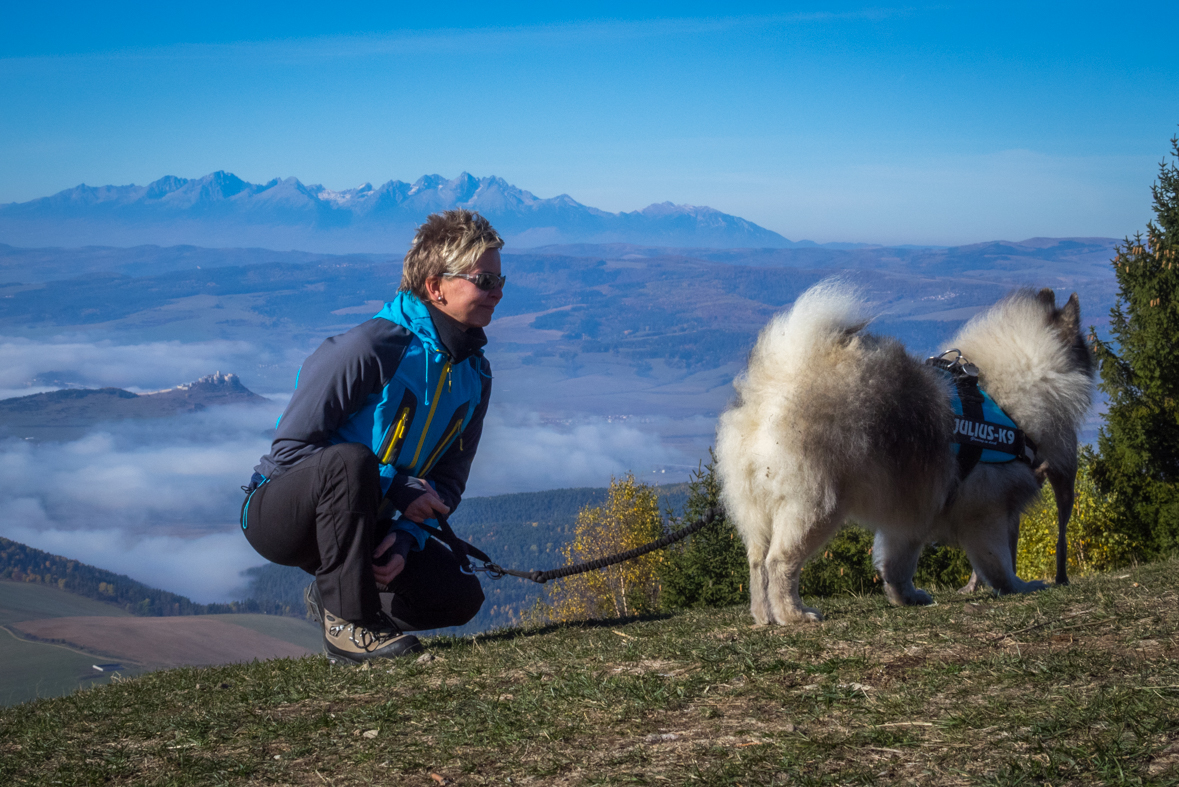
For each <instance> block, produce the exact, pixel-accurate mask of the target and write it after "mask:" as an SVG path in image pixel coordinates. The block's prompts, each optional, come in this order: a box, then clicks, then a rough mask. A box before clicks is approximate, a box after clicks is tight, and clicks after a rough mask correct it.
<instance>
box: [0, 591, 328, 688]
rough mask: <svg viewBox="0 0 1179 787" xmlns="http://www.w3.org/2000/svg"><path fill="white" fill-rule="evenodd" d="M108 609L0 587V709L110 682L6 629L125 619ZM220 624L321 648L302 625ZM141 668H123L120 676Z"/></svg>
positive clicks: (81, 659) (78, 656) (242, 619)
mask: <svg viewBox="0 0 1179 787" xmlns="http://www.w3.org/2000/svg"><path fill="white" fill-rule="evenodd" d="M129 615H130V613H128V612H126V611H125V610H123V609H120V608H119V607H116V606H114V605H112V604H104V603H103V602H101V601H95V600H93V599H89V598H86V597H84V596H78V595H75V594H73V593H69V592H67V591H64V590H61V589H59V588H56V587H53V586H51V585H42V584H34V583H24V582H0V627H4V628H0V668H2V669H0V705H13V704H16V703H19V702H25V701H27V700H31V699H37V698H39V697H59V696H62V695H64V694H69V693H70V692H72V691H75V690H77V689H79V688H85V687H88V686H94V685H97V684H102V683H108V682H110V673H101V672H98V671H97V670H95V669H94V666H93V665H94V664H98V663H103V662H106V661H109V659H106V658H104V657H102V656H97V655H89V654H87V653H85V652H83V651H79V650H75V649H72V648H69V647H66V646H62V645H54V644H49V643H42V642H29V641H27V640H25V639H24V638H23V637H20V636H18V632H15V630H14V629H12V628H11V624H13V623H19V622H21V621H25V620H44V619H45V618H64V617H91V616H96V617H129ZM209 617H213V618H217V619H218V620H221V621H224V622H226V623H232V624H234V625H237V626H242V627H244V628H248V629H251V630H253V631H256V632H258V633H260V634H265V635H266V636H269V637H274V638H275V639H280V640H283V641H284V642H291V643H294V644H296V645H301V646H302V647H305V648H307V649H308V650H311V651H312V652H315V653H318V652H319V650H320V648H321V647H322V645H323V639H322V635H321V634H320V632H319V629H318V628H317V627H316V626H315V625H313V624H312V623H310V622H308V621H306V620H299V619H296V618H288V617H279V616H276V615H210V616H209ZM142 671H143V670H142V668H137V667H136V666H135V665H131V664H124V667H123V668H122V669H121V670H120V674H121V675H123V676H127V675H131V674H138V673H140V672H142Z"/></svg>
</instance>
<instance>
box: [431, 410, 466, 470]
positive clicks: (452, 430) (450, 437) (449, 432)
mask: <svg viewBox="0 0 1179 787" xmlns="http://www.w3.org/2000/svg"><path fill="white" fill-rule="evenodd" d="M462 428H463V421H462V419H461V418H460V419H459V420H458V421H456V422H455V424H454V426H452V427H450V429H448V430H447V432H446V434H444V435H442V440H441V441H440V442H439V443H438V447H437V448H435V449H434V453H432V454H430V456H429V458H428V459H426V464H425V465H424V466H423V467H422V475H423V476H424V475H426V474H427V473H429V472H430V471H431V470H433V469H434V463H435V462H436V461H438V458H439V457H440V456H442V449H444V448H446V445H447V444H448V443H449V442H450V441H451V440H453V439H454V435H455V433H456V432H457V431H458V430H459V429H462ZM459 450H462V449H461V448H460V449H459Z"/></svg>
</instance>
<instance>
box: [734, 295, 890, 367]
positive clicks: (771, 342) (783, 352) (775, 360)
mask: <svg viewBox="0 0 1179 787" xmlns="http://www.w3.org/2000/svg"><path fill="white" fill-rule="evenodd" d="M871 319H872V318H871V315H870V314H869V312H868V307H867V305H866V304H865V303H864V301H863V298H862V296H861V295H860V292H859V290H857V289H856V288H855V287H854V286H853V285H851V284H848V283H847V282H845V281H842V280H840V279H825V280H823V281H821V282H819V283H818V284H816V285H814V286H813V287H811V288H810V289H809V290H807V291H806V292H804V293H803V294H802V295H801V296H799V298H798V300H797V301H795V302H794V306H792V307H791V308H790V310H789V311H785V312H782V313H781V314H778V315H776V316H775V317H774V319H772V320H771V321H770V322H769V324H768V325H766V327H765V328H764V329H763V330H762V334H761V336H760V337H759V338H758V341H757V346H756V347H754V351H753V352H754V355H755V356H759V357H758V358H756V359H755V358H752V357H751V358H750V366H751V367H752V366H754V364H755V362H756V361H758V360H764V361H765V362H766V363H772V364H774V365H775V366H777V367H778V368H782V367H787V368H790V369H795V368H801V367H805V366H807V365H808V361H809V360H810V359H811V358H812V357H813V356H814V354H815V353H816V352H822V351H823V350H825V349H828V348H830V347H831V346H832V345H833V344H836V343H843V342H845V341H846V340H847V339H848V337H850V336H852V335H854V334H856V333H859V332H860V331H861V330H863V329H864V328H865V327H866V326H867V325H868V323H869V322H871Z"/></svg>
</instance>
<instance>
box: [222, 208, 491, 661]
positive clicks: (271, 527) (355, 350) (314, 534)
mask: <svg viewBox="0 0 1179 787" xmlns="http://www.w3.org/2000/svg"><path fill="white" fill-rule="evenodd" d="M502 247H503V240H502V239H501V238H500V236H499V235H498V234H497V233H496V231H495V230H494V229H492V227H491V225H490V224H489V223H488V222H487V219H485V218H483V217H482V216H480V215H479V214H477V213H471V212H470V211H466V210H450V211H446V212H444V213H437V214H434V215H432V216H430V217H429V218H428V219H426V223H425V224H423V225H422V226H421V227H419V228H418V231H417V235H416V236H415V237H414V240H413V245H412V247H411V248H410V250H409V253H408V254H406V255H405V267H404V269H403V272H402V276H401V287H400V290H399V292H398V293H397V297H396V298H394V299H393V301H391V302H390V303H386V304H385V307H384V308H383V309H382V310H381V311H380V313H379V314H377V315H376V316H375V317H373V318H372V319H371V320H369V321H367V322H365V323H362V324H360V325H358V326H357V327H355V328H353V329H352V330H350V331H348V332H347V333H345V334H343V335H340V336H333V337H332V338H330V339H328V340H327V341H325V342H324V343H323V344H322V345H320V347H319V349H317V350H316V351H315V352H314V353H312V354H311V356H310V357H309V358H307V360H306V361H305V362H304V363H303V366H302V368H301V369H300V371H299V375H298V377H297V379H296V383H295V393H294V395H293V396H292V397H291V401H290V403H289V404H288V405H287V408H286V411H285V412H284V413H283V415H282V418H281V419H279V424H278V433H277V434H276V435H275V438H274V443H273V444H272V446H271V449H270V453H269V454H267V455H266V456H264V457H262V460H261V462H260V463H259V464H258V466H257V467H256V468H254V470H255V472H254V476H253V478H252V479H251V480H250V485H249V486H248V487H245V489H246V491H247V494H246V499H245V502H244V503H243V504H242V518H241V523H242V529H243V530H244V531H245V534H246V538H247V539H248V540H249V542H250V544H251V545H252V546H253V547H254V549H256V550H257V551H258V554H260V555H262V556H263V557H265V558H266V559H267V560H270V561H273V562H275V563H279V564H282V565H285V566H299V567H300V568H302V569H303V570H304V571H307V572H308V573H310V574H314V575H315V579H314V581H313V582H312V583H311V584H310V585H309V586H308V587H307V590H306V591H305V593H304V597H305V598H306V601H307V607H308V611H309V612H311V614H312V616H313V617H315V618H316V620H319V621H321V622H322V624H323V641H324V652H325V653H326V654H327V656H328V657H329V658H330V659H332V660H333V661H346V662H362V661H364V660H366V659H371V658H376V657H390V656H398V655H401V654H404V653H410V652H413V651H416V650H420V649H421V644H420V643H419V642H418V639H417V637H415V636H413V635H411V634H406V633H405V632H407V631H421V630H425V629H434V628H442V627H445V626H460V625H462V624H464V623H466V622H467V621H469V620H470V619H471V618H473V617H474V616H475V613H476V612H478V611H479V607H480V606H482V604H483V591H482V589H481V588H480V587H479V581H478V579H476V578H475V577H474V576H473V575H472V574H470V573H467V572H464V571H462V570H461V569H460V562H459V559H458V557H456V556H455V554H454V553H453V552H451V550H450V549H448V548H447V547H445V546H443V545H442V544H441V543H440V542H439V541H437V540H436V539H431V538H429V537H428V533H427V531H426V530H423V529H422V528H421V527H418V523H425V524H426V525H427V526H433V527H437V522H436V521H435V517H437V516H439V515H447V514H449V513H451V512H452V511H454V509H455V507H456V506H457V505H458V504H459V500H460V499H461V498H462V494H463V489H464V488H465V487H466V483H467V475H468V473H469V472H470V469H471V460H472V459H474V457H475V450H476V449H477V448H478V446H479V436H480V434H481V433H482V431H483V416H484V414H486V412H487V401H488V397H489V396H490V394H491V367H490V365H489V364H488V363H487V360H486V359H485V358H484V357H483V346H484V345H485V344H486V343H487V337H486V335H485V334H484V333H483V328H484V327H485V326H487V324H488V323H490V322H491V316H492V314H493V313H494V312H495V307H496V304H498V303H499V301H500V299H501V298H502V297H503V285H504V278H505V277H504V276H502V275H501V274H500V255H499V250H500V249H501V248H502Z"/></svg>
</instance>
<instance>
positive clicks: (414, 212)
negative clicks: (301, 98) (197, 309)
mask: <svg viewBox="0 0 1179 787" xmlns="http://www.w3.org/2000/svg"><path fill="white" fill-rule="evenodd" d="M455 207H463V208H469V209H471V210H477V211H479V212H480V213H482V214H483V215H485V216H487V217H488V219H490V220H491V222H492V223H493V224H494V225H495V226H496V228H497V229H498V230H499V231H500V232H501V233H502V234H503V235H504V236H505V238H506V240H508V242H509V244H510V245H511V246H514V247H517V248H520V247H535V246H542V245H547V244H555V243H633V244H640V245H650V246H691V247H716V248H737V247H776V248H781V247H788V246H793V245H795V244H793V243H792V242H791V241H789V240H787V239H786V238H784V237H782V236H781V235H779V234H778V233H776V232H771V231H770V230H767V229H765V228H764V227H759V226H758V225H756V224H754V223H752V222H750V221H746V220H745V219H742V218H740V217H737V216H731V215H728V214H726V213H721V212H720V211H717V210H714V209H712V208H708V207H696V206H692V205H674V204H672V203H670V202H664V203H659V204H654V205H650V206H648V207H646V208H644V209H643V210H639V211H633V212H629V213H627V212H623V213H610V212H607V211H603V210H598V209H597V208H593V207H589V206H588V205H582V204H581V203H580V202H577V201H576V200H574V199H573V198H572V197H570V196H568V195H567V194H562V195H560V196H557V197H551V198H547V199H541V198H539V197H537V196H536V195H534V194H532V193H531V192H528V191H525V190H524V189H520V188H517V187H516V186H513V185H512V184H510V183H508V182H507V181H505V180H504V179H503V178H498V177H486V178H476V177H474V176H472V175H470V174H468V173H466V172H464V173H462V174H461V175H459V176H458V177H457V178H454V179H451V180H448V179H446V178H444V177H442V176H440V175H426V176H424V177H421V178H419V179H418V180H417V181H416V182H414V183H412V184H411V183H406V182H404V181H400V180H391V181H389V182H387V183H385V184H383V185H381V186H375V187H374V186H373V185H372V184H370V183H365V184H363V185H361V186H359V187H357V188H354V189H347V190H344V191H332V190H331V189H327V188H324V187H323V186H319V185H312V186H308V185H305V184H303V183H301V182H299V180H297V179H296V178H287V179H285V180H280V179H278V178H275V179H274V180H271V181H269V182H267V183H260V184H258V183H249V182H247V181H244V180H242V179H241V178H238V177H237V176H236V175H233V174H232V173H229V172H224V171H220V172H214V173H212V174H210V175H206V176H205V177H203V178H196V179H191V180H190V179H187V178H179V177H175V176H171V175H169V176H167V177H163V178H160V179H159V180H157V181H154V182H153V183H150V184H148V185H146V186H135V185H131V186H97V187H94V186H86V185H81V186H77V187H75V188H72V189H68V190H66V191H62V192H59V193H57V194H54V195H53V196H50V197H43V198H41V199H35V200H31V201H29V202H22V203H10V204H8V205H0V243H8V244H12V245H15V246H79V245H112V246H132V245H139V244H152V243H154V244H159V245H175V244H193V245H198V246H207V247H208V246H211V247H242V246H256V247H263V248H273V249H302V250H306V251H320V252H335V253H342V252H362V251H363V252H384V251H395V250H400V249H403V248H404V246H405V244H406V243H407V242H408V241H409V239H410V238H412V236H413V231H414V228H415V227H416V226H417V225H418V224H420V223H421V222H422V221H423V220H424V219H425V217H426V216H427V215H429V214H430V213H432V212H435V211H439V210H446V209H449V208H455ZM807 245H810V244H807Z"/></svg>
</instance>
